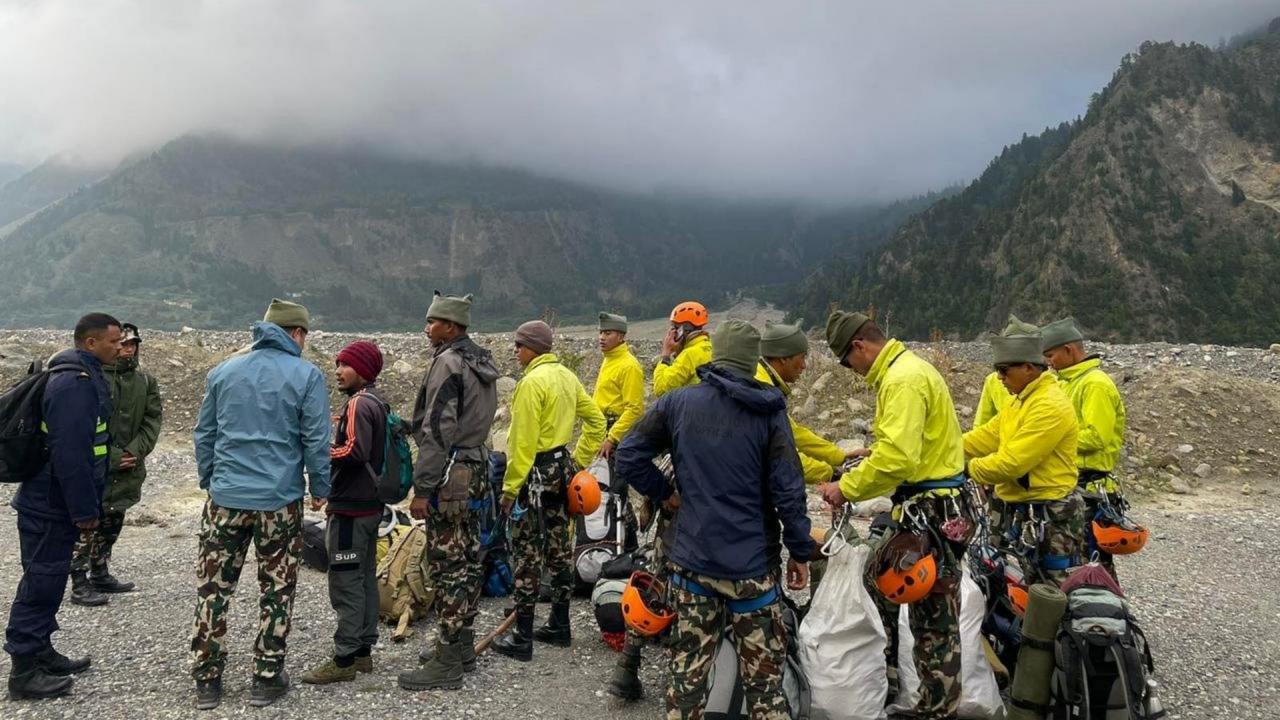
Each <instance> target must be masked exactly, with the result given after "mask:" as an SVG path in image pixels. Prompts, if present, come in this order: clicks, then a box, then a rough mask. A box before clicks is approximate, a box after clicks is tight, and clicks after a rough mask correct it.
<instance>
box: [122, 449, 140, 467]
mask: <svg viewBox="0 0 1280 720" xmlns="http://www.w3.org/2000/svg"><path fill="white" fill-rule="evenodd" d="M136 467H138V458H136V457H134V455H133V453H131V452H129V451H128V450H126V451H125V452H124V454H123V455H121V456H120V467H119V468H118V469H120V470H132V469H134V468H136Z"/></svg>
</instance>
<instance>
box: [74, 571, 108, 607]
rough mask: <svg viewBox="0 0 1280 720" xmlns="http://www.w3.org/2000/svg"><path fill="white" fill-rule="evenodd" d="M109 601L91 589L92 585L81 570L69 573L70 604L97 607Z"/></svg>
mask: <svg viewBox="0 0 1280 720" xmlns="http://www.w3.org/2000/svg"><path fill="white" fill-rule="evenodd" d="M109 600H110V598H108V597H107V596H106V595H103V594H102V593H100V592H98V591H97V590H94V589H93V584H92V583H90V582H89V577H88V575H86V574H85V572H84V571H83V570H78V571H76V572H73V573H71V604H73V605H83V606H85V607H99V606H101V605H106V604H107V602H108V601H109Z"/></svg>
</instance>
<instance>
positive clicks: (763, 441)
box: [616, 364, 814, 580]
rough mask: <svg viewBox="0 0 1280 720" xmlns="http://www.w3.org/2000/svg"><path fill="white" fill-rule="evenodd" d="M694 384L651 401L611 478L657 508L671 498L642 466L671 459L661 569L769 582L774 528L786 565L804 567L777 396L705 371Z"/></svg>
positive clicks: (714, 369)
mask: <svg viewBox="0 0 1280 720" xmlns="http://www.w3.org/2000/svg"><path fill="white" fill-rule="evenodd" d="M698 375H699V377H701V379H702V382H701V383H700V384H698V385H692V386H689V387H685V388H681V389H679V390H676V391H675V392H672V393H670V394H668V395H664V396H662V397H661V398H659V399H658V400H657V402H655V403H654V404H653V406H652V407H651V408H650V409H649V410H648V411H647V412H645V414H644V416H643V417H641V419H640V421H639V422H638V423H637V424H636V425H635V426H633V427H632V429H631V432H629V433H628V434H627V436H626V437H624V438H623V439H622V444H621V445H620V446H618V449H617V451H616V469H617V473H618V475H619V477H621V478H622V479H623V480H624V481H625V482H626V483H629V484H630V485H631V486H632V487H634V488H635V489H636V490H638V491H639V492H641V493H643V494H644V495H646V496H648V497H650V498H652V499H654V500H657V501H661V500H665V499H666V498H667V497H668V496H669V495H671V493H672V492H673V491H675V490H676V488H672V487H670V486H669V485H668V483H667V481H666V478H665V477H663V475H662V473H660V472H659V471H658V469H657V468H656V467H655V466H654V464H653V462H652V460H653V458H654V457H655V456H657V455H658V454H660V453H663V452H666V451H670V452H671V457H672V462H673V464H674V466H675V475H676V478H677V480H678V482H679V485H680V486H679V488H678V489H679V492H680V512H679V513H678V514H677V516H676V542H675V548H674V550H673V551H672V552H671V559H672V560H674V561H675V563H676V564H678V565H680V566H681V567H683V568H686V569H688V570H691V571H693V572H695V573H699V574H701V575H706V576H709V577H713V578H720V579H724V580H745V579H748V578H756V577H761V576H764V575H766V574H768V573H771V572H773V571H774V570H775V569H776V568H774V567H772V562H773V561H774V560H776V559H778V552H777V550H776V549H775V543H776V538H777V535H778V522H779V521H781V523H782V541H783V544H784V545H786V547H787V550H788V551H790V553H791V557H792V558H793V559H795V560H796V561H798V562H806V561H808V559H809V556H810V555H811V554H812V553H813V551H814V542H813V539H812V538H811V537H810V536H809V527H810V524H809V517H808V514H807V512H806V503H805V491H804V476H803V474H802V472H801V470H800V457H799V455H798V454H797V453H796V447H795V440H794V439H793V438H792V435H791V426H790V424H789V422H788V421H787V412H786V401H785V400H783V397H782V393H781V392H779V391H778V390H777V388H772V387H764V386H762V385H760V384H759V383H757V382H756V381H755V380H752V379H750V378H746V377H741V376H738V375H735V374H733V373H731V372H729V371H727V370H725V369H722V368H720V367H718V366H716V365H714V364H712V365H704V366H702V367H700V368H698Z"/></svg>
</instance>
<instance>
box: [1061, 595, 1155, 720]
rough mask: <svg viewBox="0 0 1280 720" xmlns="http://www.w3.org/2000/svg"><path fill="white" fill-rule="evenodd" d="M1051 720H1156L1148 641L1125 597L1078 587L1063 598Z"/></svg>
mask: <svg viewBox="0 0 1280 720" xmlns="http://www.w3.org/2000/svg"><path fill="white" fill-rule="evenodd" d="M1054 665H1055V669H1054V673H1053V700H1052V706H1053V711H1052V713H1051V715H1050V717H1051V718H1052V720H1158V719H1159V718H1163V717H1165V711H1164V707H1163V705H1161V703H1160V700H1159V698H1158V697H1157V696H1156V692H1155V690H1156V684H1155V681H1154V680H1152V679H1151V673H1152V670H1153V665H1152V662H1151V650H1150V648H1148V646H1147V638H1146V636H1145V635H1144V634H1143V633H1142V629H1141V628H1140V627H1138V624H1137V622H1135V621H1134V619H1133V616H1132V615H1131V614H1130V613H1129V607H1128V605H1127V603H1125V601H1124V598H1122V597H1120V596H1119V595H1116V594H1115V593H1114V592H1112V591H1111V590H1109V589H1107V588H1103V587H1098V586H1095V585H1081V586H1079V587H1076V588H1074V589H1072V590H1071V591H1070V592H1068V593H1067V612H1066V614H1065V615H1063V618H1062V626H1061V628H1060V629H1059V630H1058V637H1057V640H1056V641H1055V642H1054Z"/></svg>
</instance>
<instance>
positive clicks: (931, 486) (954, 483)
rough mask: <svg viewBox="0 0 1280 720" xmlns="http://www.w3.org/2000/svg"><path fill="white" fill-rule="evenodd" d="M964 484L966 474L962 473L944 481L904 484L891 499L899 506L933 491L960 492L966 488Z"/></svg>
mask: <svg viewBox="0 0 1280 720" xmlns="http://www.w3.org/2000/svg"><path fill="white" fill-rule="evenodd" d="M964 482H965V477H964V473H960V474H958V475H955V476H952V477H949V478H944V479H942V480H924V481H922V482H918V483H903V484H901V485H899V486H898V489H897V490H895V491H894V492H893V497H892V498H890V499H891V500H892V501H893V503H894V504H895V505H898V504H900V503H902V502H903V501H904V500H908V499H910V498H913V497H915V496H917V495H922V494H924V493H927V492H930V491H933V490H959V489H960V488H962V487H964Z"/></svg>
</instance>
